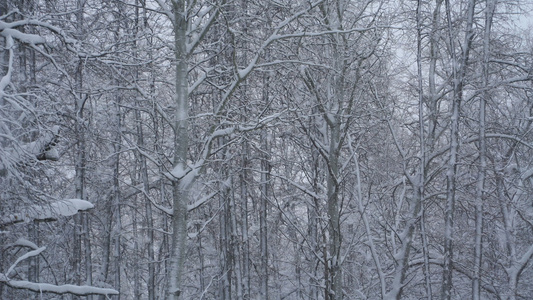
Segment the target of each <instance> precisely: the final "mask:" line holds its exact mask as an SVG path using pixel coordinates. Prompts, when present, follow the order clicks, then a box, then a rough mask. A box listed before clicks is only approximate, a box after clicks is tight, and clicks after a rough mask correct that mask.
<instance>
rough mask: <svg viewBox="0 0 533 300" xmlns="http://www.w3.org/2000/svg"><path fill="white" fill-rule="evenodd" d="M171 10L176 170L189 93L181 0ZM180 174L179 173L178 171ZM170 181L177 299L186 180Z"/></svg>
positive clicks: (180, 166) (181, 165)
mask: <svg viewBox="0 0 533 300" xmlns="http://www.w3.org/2000/svg"><path fill="white" fill-rule="evenodd" d="M172 6H173V11H174V14H173V16H174V20H173V21H174V47H175V48H174V55H175V57H174V59H175V63H176V78H175V94H174V110H175V113H174V125H173V127H174V128H173V129H174V161H173V164H174V166H175V168H177V170H181V171H182V170H186V168H187V156H188V149H189V133H188V130H189V128H188V127H189V120H188V118H189V102H188V101H189V95H188V94H189V93H188V81H187V72H188V70H187V66H188V57H187V49H186V45H187V35H186V34H187V23H188V21H187V10H186V7H185V1H184V0H172ZM178 175H181V174H178ZM182 180H183V178H175V179H173V180H172V198H173V203H172V205H173V213H172V237H171V248H170V258H169V268H170V273H169V275H170V276H169V280H170V282H169V288H168V292H167V299H169V300H178V299H179V298H180V295H181V293H182V292H183V286H182V284H183V282H182V276H183V264H184V261H185V258H186V255H187V248H186V242H187V217H188V212H187V204H188V202H189V188H190V187H189V185H190V182H181V181H182Z"/></svg>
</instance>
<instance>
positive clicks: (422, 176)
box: [415, 0, 439, 300]
mask: <svg viewBox="0 0 533 300" xmlns="http://www.w3.org/2000/svg"><path fill="white" fill-rule="evenodd" d="M437 5H439V4H437ZM421 6H422V3H421V0H418V3H417V8H416V23H417V24H416V25H417V26H416V27H417V51H416V52H417V55H416V56H417V57H416V64H417V72H418V126H419V141H420V165H419V170H418V177H417V178H416V181H417V182H416V183H417V186H416V187H415V188H417V189H418V196H419V197H420V198H419V199H417V200H416V201H419V202H420V203H421V204H420V215H421V221H420V237H421V239H422V252H423V255H424V279H425V284H426V296H427V299H428V300H431V299H432V294H433V293H432V291H431V271H430V269H429V268H430V266H429V250H428V241H427V235H426V223H425V222H426V214H425V211H426V210H425V205H426V204H425V203H424V195H425V183H426V144H425V143H426V140H425V133H424V132H425V125H424V99H423V95H424V90H423V79H422V19H421V18H422V17H421ZM432 50H433V49H432Z"/></svg>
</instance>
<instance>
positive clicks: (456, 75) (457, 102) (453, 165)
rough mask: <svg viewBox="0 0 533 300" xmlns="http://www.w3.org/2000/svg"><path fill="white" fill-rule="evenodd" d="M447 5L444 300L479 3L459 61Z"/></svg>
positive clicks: (449, 282) (469, 19) (449, 279)
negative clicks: (448, 112) (466, 86)
mask: <svg viewBox="0 0 533 300" xmlns="http://www.w3.org/2000/svg"><path fill="white" fill-rule="evenodd" d="M445 3H446V15H447V21H448V34H449V37H450V42H449V43H450V45H449V46H450V52H451V61H452V71H453V79H452V80H453V82H452V84H453V94H452V111H451V118H450V156H449V160H448V166H447V171H446V208H445V212H444V213H445V216H444V263H443V270H442V291H441V299H443V300H450V299H451V298H452V287H453V282H452V273H453V238H454V235H453V230H454V214H455V198H456V196H455V194H456V189H457V187H456V180H457V164H458V161H457V159H458V152H459V118H460V114H461V102H462V100H463V87H464V84H465V73H466V66H467V63H468V56H469V53H470V45H471V43H472V39H473V33H472V24H473V19H474V7H475V0H469V2H468V12H467V21H466V28H465V40H464V44H463V46H462V49H463V53H461V56H460V57H459V58H458V57H457V54H456V51H457V48H456V45H455V40H454V30H453V27H452V11H451V7H450V0H446V2H445ZM458 59H460V60H458ZM458 63H459V64H458Z"/></svg>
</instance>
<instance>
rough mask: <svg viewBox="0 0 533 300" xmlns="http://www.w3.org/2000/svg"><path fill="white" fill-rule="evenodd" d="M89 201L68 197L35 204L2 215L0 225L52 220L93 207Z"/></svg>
mask: <svg viewBox="0 0 533 300" xmlns="http://www.w3.org/2000/svg"><path fill="white" fill-rule="evenodd" d="M93 207H94V205H93V204H92V203H90V202H89V201H85V200H81V199H66V200H61V201H57V202H54V203H51V204H47V205H46V204H45V205H35V206H31V207H29V208H26V209H24V210H23V211H22V212H20V213H15V214H10V215H7V216H1V217H0V226H6V225H11V224H15V223H20V222H30V221H33V220H38V221H52V220H56V219H57V218H58V217H68V216H73V215H75V214H77V213H78V212H79V211H85V210H89V209H91V208H93Z"/></svg>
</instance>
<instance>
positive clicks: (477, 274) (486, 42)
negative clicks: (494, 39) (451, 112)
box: [472, 0, 496, 300]
mask: <svg viewBox="0 0 533 300" xmlns="http://www.w3.org/2000/svg"><path fill="white" fill-rule="evenodd" d="M495 2H496V1H493V0H487V5H486V8H485V31H484V37H483V75H482V76H483V87H484V91H483V93H482V95H481V97H480V99H479V168H478V178H477V186H476V199H475V201H476V202H475V206H476V211H475V223H476V229H475V241H474V270H473V275H472V299H473V300H479V299H481V262H482V253H483V252H482V251H483V246H482V245H483V202H484V201H485V200H484V198H485V191H484V190H485V174H486V172H487V144H486V139H485V136H486V134H485V131H486V125H485V110H486V101H487V98H488V97H489V93H488V90H487V89H488V86H489V58H490V34H491V27H492V16H493V14H494V10H495V7H496V3H495Z"/></svg>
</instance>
